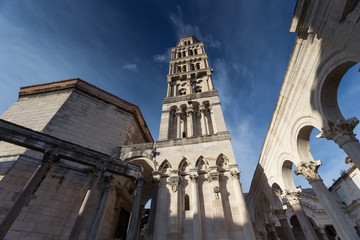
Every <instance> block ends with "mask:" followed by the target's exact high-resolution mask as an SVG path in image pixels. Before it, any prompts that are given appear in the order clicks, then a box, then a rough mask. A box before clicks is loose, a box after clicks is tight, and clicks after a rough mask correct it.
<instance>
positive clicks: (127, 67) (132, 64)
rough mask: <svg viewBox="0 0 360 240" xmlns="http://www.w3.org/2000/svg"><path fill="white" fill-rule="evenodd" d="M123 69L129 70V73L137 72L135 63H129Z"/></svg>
mask: <svg viewBox="0 0 360 240" xmlns="http://www.w3.org/2000/svg"><path fill="white" fill-rule="evenodd" d="M122 68H123V69H126V70H129V71H137V70H138V67H137V65H136V64H135V63H129V64H125V65H123V66H122Z"/></svg>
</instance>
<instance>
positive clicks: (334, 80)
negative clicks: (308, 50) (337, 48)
mask: <svg viewBox="0 0 360 240" xmlns="http://www.w3.org/2000/svg"><path fill="white" fill-rule="evenodd" d="M347 54H348V53H345V52H340V53H337V54H334V55H333V56H332V57H331V58H330V59H326V61H323V64H322V65H321V66H320V67H319V68H318V71H317V76H318V79H319V80H318V81H317V82H316V83H315V84H316V86H315V87H314V90H313V94H312V95H313V96H312V104H313V106H314V107H315V109H318V110H319V111H320V113H321V115H322V116H323V118H324V122H325V121H334V122H335V121H337V120H339V119H344V117H343V115H342V113H341V110H340V109H339V106H338V100H337V92H338V87H339V84H340V82H341V80H342V78H343V76H344V75H345V73H346V72H347V71H348V70H349V69H350V68H351V67H352V66H354V65H355V64H357V63H358V62H360V56H346V55H347Z"/></svg>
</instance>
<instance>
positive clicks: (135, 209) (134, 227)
mask: <svg viewBox="0 0 360 240" xmlns="http://www.w3.org/2000/svg"><path fill="white" fill-rule="evenodd" d="M144 182H145V179H144V178H142V177H140V178H139V179H138V180H137V185H136V193H135V197H134V201H133V206H132V210H131V215H130V222H129V227H128V232H127V235H126V240H134V239H136V238H137V235H138V232H139V229H138V222H139V221H140V211H141V206H140V203H141V201H140V200H141V195H142V191H143V186H144Z"/></svg>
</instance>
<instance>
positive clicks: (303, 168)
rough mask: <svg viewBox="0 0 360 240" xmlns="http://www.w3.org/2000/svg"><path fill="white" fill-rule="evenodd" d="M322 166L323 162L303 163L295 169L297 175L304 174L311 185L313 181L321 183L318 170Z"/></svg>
mask: <svg viewBox="0 0 360 240" xmlns="http://www.w3.org/2000/svg"><path fill="white" fill-rule="evenodd" d="M320 166H321V161H320V160H317V161H309V162H301V163H300V164H299V165H298V166H297V167H296V169H295V171H294V172H295V174H296V175H299V174H302V175H304V177H305V178H306V179H307V180H308V181H309V183H311V182H313V181H320V180H321V177H320V176H319V174H318V168H319V167H320Z"/></svg>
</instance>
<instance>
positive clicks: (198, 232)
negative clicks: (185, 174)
mask: <svg viewBox="0 0 360 240" xmlns="http://www.w3.org/2000/svg"><path fill="white" fill-rule="evenodd" d="M190 171H191V173H190V180H191V190H192V193H191V195H192V201H191V202H192V203H191V205H192V206H191V207H192V213H193V239H194V240H202V239H203V236H202V227H201V213H200V206H199V204H200V203H199V191H198V183H197V179H198V177H199V174H198V173H197V168H195V169H191V170H190Z"/></svg>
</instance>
